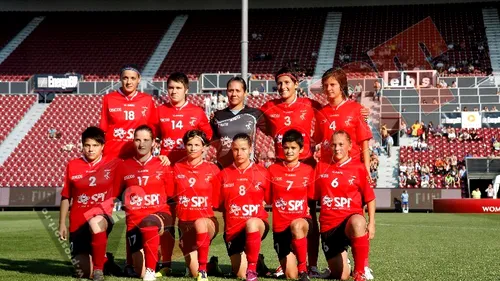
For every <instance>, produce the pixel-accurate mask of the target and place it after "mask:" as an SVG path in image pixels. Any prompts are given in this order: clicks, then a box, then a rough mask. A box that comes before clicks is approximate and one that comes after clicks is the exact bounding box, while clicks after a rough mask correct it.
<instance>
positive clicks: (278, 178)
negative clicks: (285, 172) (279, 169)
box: [271, 177, 283, 181]
mask: <svg viewBox="0 0 500 281" xmlns="http://www.w3.org/2000/svg"><path fill="white" fill-rule="evenodd" d="M271 180H272V181H282V180H283V178H282V177H272V179H271Z"/></svg>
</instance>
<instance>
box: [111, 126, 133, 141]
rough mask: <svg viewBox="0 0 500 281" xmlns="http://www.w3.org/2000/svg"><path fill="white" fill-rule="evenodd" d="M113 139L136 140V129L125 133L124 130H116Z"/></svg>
mask: <svg viewBox="0 0 500 281" xmlns="http://www.w3.org/2000/svg"><path fill="white" fill-rule="evenodd" d="M113 137H115V138H120V139H123V138H125V137H126V138H127V139H133V138H134V129H129V130H128V131H125V129H123V128H115V129H114V131H113Z"/></svg>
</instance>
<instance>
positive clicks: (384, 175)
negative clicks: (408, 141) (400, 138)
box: [377, 146, 399, 188]
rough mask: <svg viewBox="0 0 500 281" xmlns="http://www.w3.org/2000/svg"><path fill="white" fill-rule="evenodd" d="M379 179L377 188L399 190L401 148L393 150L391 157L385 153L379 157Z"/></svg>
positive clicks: (394, 147)
mask: <svg viewBox="0 0 500 281" xmlns="http://www.w3.org/2000/svg"><path fill="white" fill-rule="evenodd" d="M378 161H379V166H378V179H377V187H379V188H380V187H381V188H397V187H398V170H399V146H393V147H392V148H391V157H390V158H389V157H387V154H385V152H383V153H382V154H380V156H379V157H378Z"/></svg>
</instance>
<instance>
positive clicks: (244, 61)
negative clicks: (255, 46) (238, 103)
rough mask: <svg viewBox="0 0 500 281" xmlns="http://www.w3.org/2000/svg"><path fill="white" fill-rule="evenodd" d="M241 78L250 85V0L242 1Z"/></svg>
mask: <svg viewBox="0 0 500 281" xmlns="http://www.w3.org/2000/svg"><path fill="white" fill-rule="evenodd" d="M241 77H242V78H243V79H245V81H246V82H247V83H248V0H241Z"/></svg>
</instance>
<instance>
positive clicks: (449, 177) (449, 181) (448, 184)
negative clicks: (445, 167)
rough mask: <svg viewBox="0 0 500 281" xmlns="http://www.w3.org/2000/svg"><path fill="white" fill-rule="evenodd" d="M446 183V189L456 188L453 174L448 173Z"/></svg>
mask: <svg viewBox="0 0 500 281" xmlns="http://www.w3.org/2000/svg"><path fill="white" fill-rule="evenodd" d="M444 182H445V187H446V188H450V187H453V186H455V178H454V177H453V176H452V175H451V173H448V174H447V175H446V177H445V178H444Z"/></svg>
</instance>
